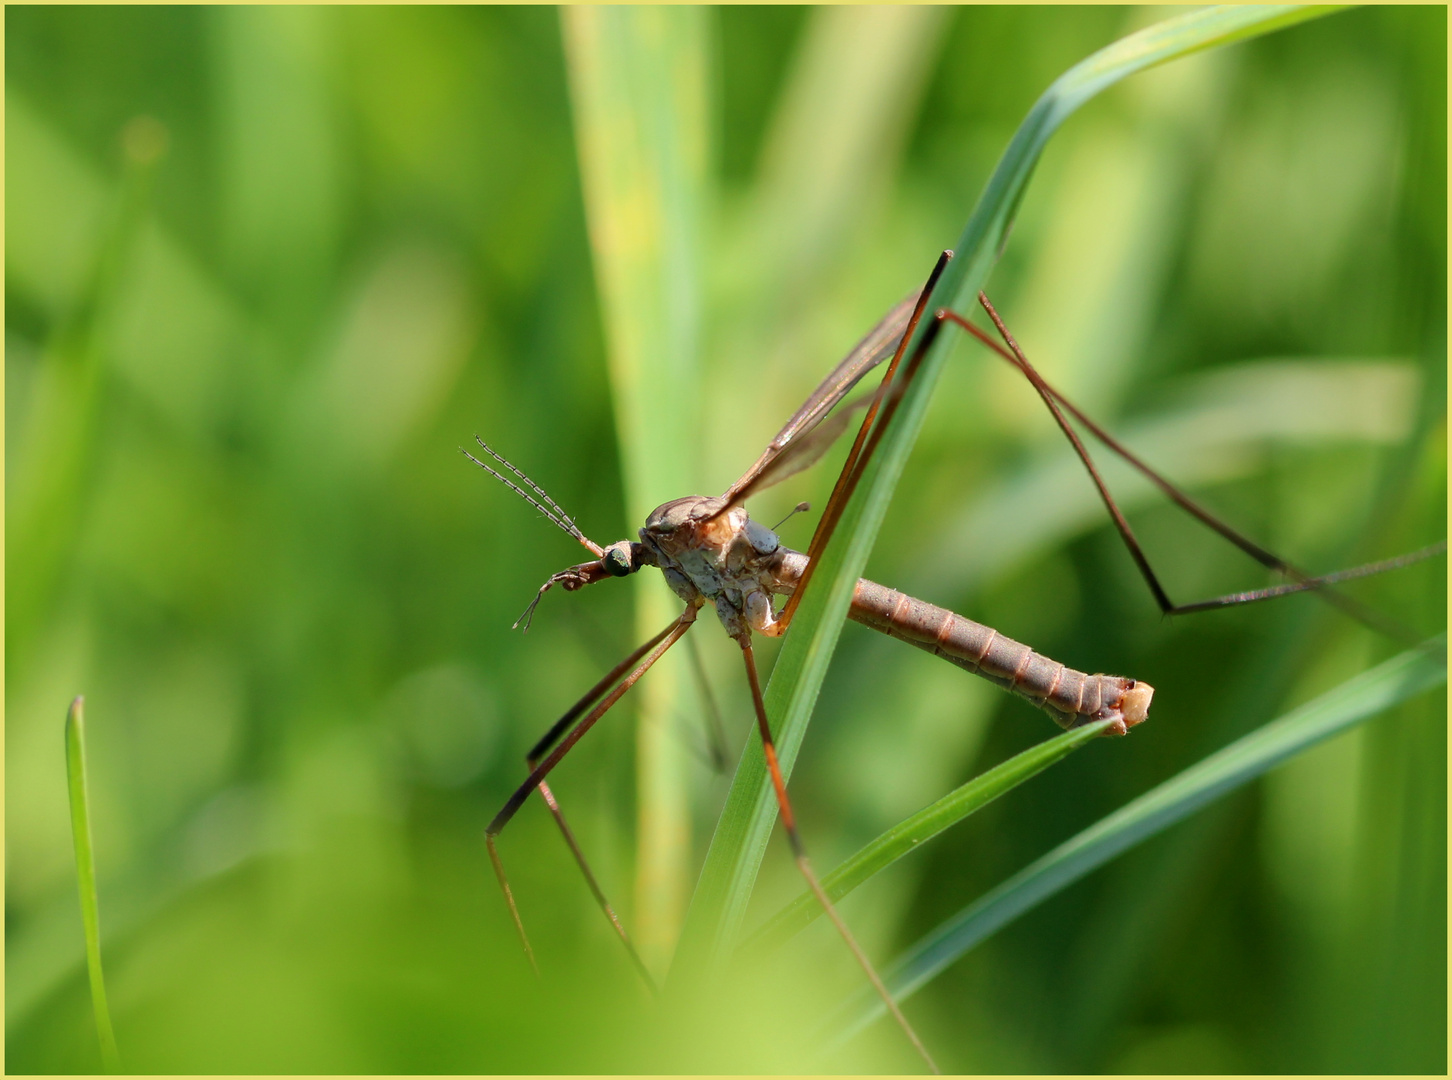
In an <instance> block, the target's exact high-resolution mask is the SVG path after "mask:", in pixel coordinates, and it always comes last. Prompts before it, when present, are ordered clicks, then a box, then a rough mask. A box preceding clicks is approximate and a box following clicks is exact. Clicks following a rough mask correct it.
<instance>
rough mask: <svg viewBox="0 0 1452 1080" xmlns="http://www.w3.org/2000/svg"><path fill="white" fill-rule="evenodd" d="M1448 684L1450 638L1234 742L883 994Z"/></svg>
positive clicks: (842, 1028)
mask: <svg viewBox="0 0 1452 1080" xmlns="http://www.w3.org/2000/svg"><path fill="white" fill-rule="evenodd" d="M1446 681H1447V638H1446V635H1439V636H1438V637H1435V638H1432V639H1430V640H1428V641H1426V642H1424V643H1423V644H1422V645H1421V646H1419V647H1418V648H1415V649H1409V650H1407V651H1406V652H1404V653H1401V654H1399V655H1397V656H1394V657H1392V658H1391V659H1390V660H1387V661H1386V662H1385V663H1382V664H1379V665H1378V666H1377V667H1374V668H1372V669H1371V670H1370V671H1365V672H1362V673H1361V674H1360V675H1357V676H1356V677H1354V678H1352V679H1348V680H1347V681H1346V682H1344V683H1342V684H1341V685H1340V686H1338V687H1336V688H1335V689H1333V690H1331V691H1329V692H1327V693H1325V694H1322V695H1321V696H1320V697H1318V698H1315V699H1314V700H1312V701H1309V702H1307V703H1306V704H1304V705H1302V706H1300V707H1299V708H1297V709H1293V710H1292V711H1291V712H1289V713H1287V714H1285V715H1284V716H1282V717H1280V718H1279V719H1277V720H1273V721H1271V722H1270V723H1268V724H1266V725H1264V726H1263V727H1261V728H1259V729H1257V730H1256V731H1253V732H1252V733H1251V734H1249V735H1246V736H1245V737H1244V738H1242V739H1238V740H1237V741H1235V742H1233V743H1231V744H1230V745H1229V746H1227V747H1225V748H1224V749H1222V750H1219V751H1217V752H1216V753H1214V754H1211V755H1210V756H1209V757H1207V758H1205V759H1204V760H1202V761H1200V762H1198V763H1197V764H1195V765H1192V766H1190V767H1189V768H1188V769H1185V770H1183V771H1182V772H1180V773H1179V774H1178V775H1176V776H1174V777H1171V778H1170V779H1169V780H1166V781H1165V782H1164V783H1163V784H1160V785H1159V786H1158V787H1156V788H1154V789H1152V790H1150V791H1148V792H1146V793H1145V794H1143V795H1141V796H1140V797H1139V798H1137V799H1135V800H1134V801H1133V802H1130V803H1128V804H1127V805H1125V806H1123V807H1121V808H1120V809H1119V810H1116V811H1115V812H1114V813H1112V814H1110V815H1108V816H1107V817H1105V818H1102V819H1100V820H1099V821H1098V822H1096V823H1095V824H1093V825H1091V826H1090V827H1089V828H1087V829H1085V830H1084V831H1083V832H1081V833H1079V834H1078V835H1077V836H1074V837H1073V838H1071V839H1069V840H1067V841H1065V842H1064V843H1062V844H1060V845H1059V846H1058V847H1056V848H1055V849H1054V850H1053V851H1051V852H1049V853H1048V854H1047V855H1045V856H1044V857H1043V858H1041V859H1039V860H1038V861H1036V862H1034V863H1032V864H1031V865H1029V866H1027V867H1025V868H1024V869H1023V870H1022V871H1020V872H1019V873H1017V874H1015V875H1014V876H1013V877H1011V878H1009V879H1008V880H1007V881H1005V882H1003V883H1002V884H1000V885H999V886H997V887H996V888H994V889H992V890H991V891H989V892H988V893H986V894H984V895H983V896H982V897H980V898H979V899H978V900H976V901H974V902H973V903H972V904H969V905H968V906H967V907H965V908H964V909H963V910H962V911H960V912H959V913H958V914H957V915H955V916H953V917H952V918H951V919H949V920H948V921H946V922H944V923H943V924H942V925H940V926H939V927H938V928H937V929H936V930H934V931H932V933H930V934H928V935H927V936H926V937H924V938H923V939H922V940H921V941H919V942H918V943H917V944H916V945H914V946H912V948H910V949H908V950H907V952H905V953H904V954H903V955H902V956H901V957H899V958H898V959H897V960H896V961H894V963H893V965H892V967H891V968H890V969H889V970H888V971H887V972H885V973H884V976H883V977H884V980H885V981H886V982H887V985H888V988H889V989H890V990H891V991H892V993H893V996H894V997H895V998H897V1000H899V1001H901V1000H902V999H903V998H905V997H907V996H909V995H910V994H912V993H914V992H915V991H917V990H918V989H920V988H921V987H922V986H923V985H925V984H926V983H927V982H929V981H930V980H931V979H933V978H934V977H935V976H936V975H938V974H939V973H940V972H942V971H943V970H944V969H945V968H947V967H948V965H950V964H952V963H953V961H955V960H957V959H958V958H959V957H961V956H962V955H963V954H964V953H966V952H968V950H970V949H972V948H973V947H974V946H975V945H977V944H978V943H979V942H980V941H983V940H984V939H985V938H987V937H989V936H990V935H992V934H993V933H994V932H995V931H997V930H998V929H999V928H1000V927H1002V926H1004V925H1006V924H1007V923H1010V922H1012V921H1013V920H1014V919H1016V918H1017V917H1018V916H1019V915H1022V914H1023V913H1024V912H1025V911H1028V910H1029V909H1031V908H1033V907H1034V906H1036V905H1037V904H1039V903H1041V902H1042V901H1043V900H1045V899H1047V898H1048V897H1050V896H1052V895H1054V894H1055V893H1057V892H1058V891H1059V890H1061V889H1063V888H1064V887H1066V886H1067V885H1069V884H1071V883H1072V882H1075V881H1077V880H1078V879H1079V878H1081V877H1083V876H1084V875H1085V874H1088V873H1089V872H1090V871H1091V870H1094V869H1096V868H1097V867H1099V866H1102V865H1103V864H1104V863H1106V862H1108V861H1109V860H1110V859H1112V858H1114V857H1115V856H1117V855H1119V854H1121V853H1122V852H1124V851H1126V850H1128V849H1129V848H1131V847H1134V846H1135V845H1136V844H1139V843H1140V842H1142V841H1144V840H1147V839H1148V838H1149V837H1151V836H1154V835H1156V834H1157V833H1160V832H1163V831H1164V830H1165V829H1167V828H1169V827H1170V826H1171V825H1173V824H1175V823H1176V822H1177V821H1181V820H1183V819H1184V818H1186V817H1189V816H1190V815H1191V814H1193V813H1194V812H1195V811H1197V810H1199V809H1201V808H1202V807H1204V806H1206V805H1208V804H1209V803H1211V802H1213V801H1215V800H1216V799H1218V798H1220V797H1221V796H1222V795H1226V794H1228V793H1229V792H1231V791H1234V790H1235V789H1236V788H1239V787H1242V786H1244V785H1245V784H1247V783H1249V782H1250V781H1251V780H1254V779H1255V778H1256V777H1258V776H1260V775H1262V774H1263V773H1266V772H1268V771H1270V770H1271V769H1273V768H1275V767H1276V766H1277V765H1280V764H1281V763H1283V762H1285V761H1287V760H1289V759H1290V758H1292V757H1295V756H1296V755H1297V754H1300V753H1302V752H1304V751H1306V750H1308V749H1310V748H1311V747H1313V746H1315V745H1316V744H1318V743H1320V742H1323V741H1325V740H1326V739H1329V738H1331V737H1332V736H1333V735H1336V734H1339V733H1340V732H1342V731H1345V730H1346V729H1347V728H1350V727H1353V726H1354V725H1356V724H1359V723H1361V722H1362V721H1364V720H1369V719H1371V718H1372V717H1374V716H1377V715H1379V714H1381V713H1383V712H1385V711H1386V710H1388V709H1390V708H1391V707H1392V706H1394V705H1397V704H1399V703H1401V702H1403V701H1406V700H1407V699H1408V698H1411V697H1413V696H1415V695H1416V694H1420V693H1422V692H1423V691H1425V690H1428V689H1430V688H1432V687H1434V686H1439V685H1442V684H1443V683H1445V682H1446ZM1160 719H1161V721H1164V720H1165V719H1166V718H1165V717H1163V716H1161V717H1160ZM881 1011H882V1006H881V1002H880V1001H878V1000H877V999H876V998H873V999H871V1000H869V999H868V998H867V997H865V996H861V995H859V996H857V997H856V998H854V999H853V1000H852V1001H851V1002H849V1003H848V1004H847V1005H845V1006H844V1007H843V1009H842V1010H841V1012H839V1013H838V1014H837V1016H838V1019H839V1023H838V1025H835V1026H837V1028H838V1030H837V1032H836V1035H835V1038H837V1039H838V1040H846V1039H848V1038H851V1036H852V1035H854V1034H855V1033H856V1032H858V1031H860V1030H861V1029H862V1028H863V1027H865V1026H866V1025H867V1024H869V1023H871V1022H872V1021H873V1020H874V1019H876V1018H877V1016H878V1015H879V1014H880V1013H881Z"/></svg>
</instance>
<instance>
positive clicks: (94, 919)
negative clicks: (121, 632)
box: [66, 697, 121, 1072]
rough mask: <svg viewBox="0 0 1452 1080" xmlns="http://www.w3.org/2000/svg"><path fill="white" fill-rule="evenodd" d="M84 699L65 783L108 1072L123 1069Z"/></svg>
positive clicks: (73, 717)
mask: <svg viewBox="0 0 1452 1080" xmlns="http://www.w3.org/2000/svg"><path fill="white" fill-rule="evenodd" d="M83 706H84V699H83V698H79V697H78V698H76V699H75V700H74V701H72V702H71V707H70V709H69V710H68V711H67V712H66V783H67V786H68V787H69V789H70V799H71V840H72V843H73V844H74V846H75V849H76V883H77V885H78V886H79V888H80V893H81V922H82V924H83V925H84V926H85V930H86V967H87V969H88V970H89V971H90V975H91V1007H92V1009H94V1010H95V1013H96V1034H97V1036H98V1037H99V1038H100V1040H101V1060H102V1061H103V1062H104V1063H105V1065H106V1071H107V1072H119V1071H120V1070H121V1056H120V1054H118V1053H117V1051H116V1034H115V1032H113V1031H112V1030H111V1010H110V1008H109V1007H108V1006H107V1005H106V980H105V977H104V976H103V975H102V974H101V909H100V905H99V903H98V902H97V899H96V860H95V857H94V855H93V854H92V846H91V812H90V801H89V796H88V794H87V789H86V721H85V713H84V709H83Z"/></svg>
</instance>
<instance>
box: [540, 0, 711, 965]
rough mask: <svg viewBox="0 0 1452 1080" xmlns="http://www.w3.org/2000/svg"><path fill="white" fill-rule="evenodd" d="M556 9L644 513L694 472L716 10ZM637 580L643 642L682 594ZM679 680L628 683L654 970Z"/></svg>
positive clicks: (666, 901)
mask: <svg viewBox="0 0 1452 1080" xmlns="http://www.w3.org/2000/svg"><path fill="white" fill-rule="evenodd" d="M560 19H561V26H562V28H563V32H564V41H565V58H566V63H567V68H568V72H569V77H570V94H571V101H572V103H573V105H574V117H575V142H576V147H577V150H578V153H579V159H580V180H581V184H582V187H583V193H584V196H585V210H586V221H587V223H588V225H589V235H590V250H591V254H592V255H593V257H594V261H595V278H596V281H597V283H598V287H599V291H600V305H601V315H602V316H603V318H604V325H605V339H606V342H607V344H608V349H607V355H608V360H609V371H610V388H611V392H612V397H613V400H614V402H615V415H616V430H617V431H618V432H619V437H620V458H621V465H622V470H623V480H624V486H625V495H626V505H627V510H628V512H629V520H630V521H632V522H636V523H639V522H642V521H644V520H645V517H646V515H647V514H649V513H650V511H651V508H652V507H654V506H656V505H657V504H658V503H661V502H663V501H664V500H666V499H668V498H672V497H675V496H678V495H681V494H682V493H684V492H689V491H694V490H695V487H696V483H697V481H698V479H699V476H698V475H697V469H696V461H697V453H696V448H697V446H698V441H699V431H698V424H697V418H696V413H695V410H694V408H693V407H692V406H691V403H693V402H696V401H698V400H699V399H700V383H699V379H700V371H699V368H700V361H701V334H702V327H701V290H702V283H701V266H702V245H703V243H704V236H703V233H704V224H703V223H704V214H705V207H706V204H707V201H708V186H709V185H708V181H709V152H708V146H707V142H706V137H705V133H706V132H708V131H710V129H711V123H710V119H709V110H708V105H707V102H708V100H709V94H708V87H707V80H706V76H705V73H706V72H708V71H709V70H710V68H711V65H710V62H709V61H710V48H709V35H708V30H709V21H708V19H707V17H706V13H705V12H704V10H702V9H698V8H672V7H566V8H563V9H561V12H560ZM633 531H634V529H633V526H632V532H633ZM637 589H638V592H637V594H636V635H637V637H638V638H639V640H642V641H643V640H645V639H646V638H648V637H650V636H651V635H652V634H654V633H656V632H657V631H658V630H660V628H661V627H662V626H664V625H666V623H668V622H669V621H670V620H671V619H673V618H675V617H676V616H677V615H679V614H680V611H681V604H680V601H679V600H677V599H676V597H675V596H674V595H672V594H671V593H669V592H667V591H666V590H664V589H661V588H660V587H659V585H657V584H655V583H654V582H650V583H649V584H648V585H647V584H646V583H645V582H643V581H642V582H641V583H640V584H639V585H638V586H637ZM679 693H680V687H679V680H678V678H677V676H676V668H675V665H674V663H673V662H672V661H670V660H669V659H667V660H666V661H665V662H663V663H661V664H658V665H656V667H655V669H654V670H653V671H652V672H651V673H650V677H649V678H648V679H646V680H645V681H644V682H643V684H642V685H641V686H640V687H639V688H638V689H637V690H636V691H634V693H633V694H632V696H633V697H634V699H635V700H634V704H635V705H636V707H637V709H638V712H637V716H638V717H639V721H638V724H637V728H636V777H637V781H636V783H637V791H638V800H637V821H638V829H637V837H638V841H637V842H638V849H637V853H636V882H635V905H634V908H635V918H634V924H633V926H632V933H633V936H634V937H635V942H636V945H637V947H638V948H639V950H640V952H641V954H642V956H644V958H645V961H646V963H647V964H648V965H649V966H651V967H653V968H664V966H665V964H666V963H667V961H668V959H669V957H670V953H671V950H672V949H673V948H674V947H675V942H676V937H677V935H678V934H679V932H680V925H681V919H682V918H683V916H684V912H685V906H686V901H687V899H688V898H689V895H690V864H691V853H690V829H689V828H688V827H687V826H686V824H685V823H686V822H687V821H688V820H689V819H690V804H689V800H688V798H687V779H688V776H689V770H688V762H687V760H686V755H685V751H684V748H683V747H682V746H681V745H680V741H679V739H678V738H677V737H676V732H675V731H674V729H673V725H672V724H671V723H670V722H669V719H668V718H670V717H673V716H675V714H676V712H677V711H678V705H677V704H676V702H677V698H678V697H679Z"/></svg>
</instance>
